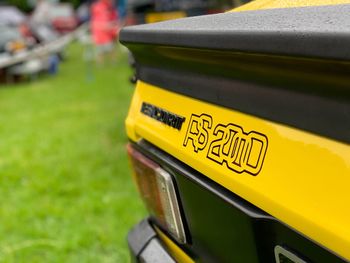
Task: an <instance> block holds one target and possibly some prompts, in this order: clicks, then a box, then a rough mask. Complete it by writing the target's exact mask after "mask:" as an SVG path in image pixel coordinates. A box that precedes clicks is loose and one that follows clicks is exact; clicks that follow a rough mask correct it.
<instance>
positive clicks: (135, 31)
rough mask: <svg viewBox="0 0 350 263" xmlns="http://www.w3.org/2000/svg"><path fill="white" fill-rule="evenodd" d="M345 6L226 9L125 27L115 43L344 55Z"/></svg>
mask: <svg viewBox="0 0 350 263" xmlns="http://www.w3.org/2000/svg"><path fill="white" fill-rule="evenodd" d="M349 14H350V5H349V4H345V5H336V6H319V7H301V8H287V9H271V10H259V11H247V12H231V13H224V14H218V15H208V16H200V17H191V18H185V19H178V20H172V21H165V22H160V23H155V24H148V25H138V26H132V27H126V28H124V29H123V30H122V32H121V37H120V39H121V41H122V42H126V43H149V44H159V45H171V46H180V47H197V48H210V49H226V50H227V49H229V50H235V51H242V52H255V53H268V54H281V55H296V56H306V57H319V58H332V59H342V60H348V59H350V49H349V46H350V15H349Z"/></svg>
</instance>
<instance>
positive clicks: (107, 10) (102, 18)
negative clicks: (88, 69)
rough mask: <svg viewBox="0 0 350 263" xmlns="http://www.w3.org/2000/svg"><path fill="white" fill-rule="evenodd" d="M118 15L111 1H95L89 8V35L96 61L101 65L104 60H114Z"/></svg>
mask: <svg viewBox="0 0 350 263" xmlns="http://www.w3.org/2000/svg"><path fill="white" fill-rule="evenodd" d="M117 19H118V13H117V11H116V9H115V8H114V5H113V2H112V0H97V1H96V2H95V3H94V4H92V6H91V33H92V39H93V41H94V44H95V47H96V59H97V62H98V63H99V64H102V63H103V62H104V61H105V60H106V58H111V59H112V60H115V59H116V57H115V56H116V54H115V49H114V42H115V40H116V38H117V36H118V32H119V25H118V22H117Z"/></svg>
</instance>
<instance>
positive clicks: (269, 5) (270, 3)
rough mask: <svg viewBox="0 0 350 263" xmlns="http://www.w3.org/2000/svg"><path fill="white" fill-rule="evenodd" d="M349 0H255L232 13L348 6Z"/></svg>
mask: <svg viewBox="0 0 350 263" xmlns="http://www.w3.org/2000/svg"><path fill="white" fill-rule="evenodd" d="M349 3H350V1H349V0H256V1H252V2H250V3H248V4H245V5H242V6H240V7H237V8H235V9H233V10H232V11H236V12H237V11H253V10H259V9H273V8H290V7H305V6H321V5H340V4H349Z"/></svg>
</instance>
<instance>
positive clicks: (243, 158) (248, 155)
mask: <svg viewBox="0 0 350 263" xmlns="http://www.w3.org/2000/svg"><path fill="white" fill-rule="evenodd" d="M183 146H184V147H190V148H192V149H193V151H194V152H196V153H198V152H199V151H205V152H206V158H208V159H209V160H211V161H214V162H216V163H218V164H220V165H225V166H226V167H227V168H228V169H230V170H232V171H235V172H237V173H243V172H246V173H249V174H251V175H258V174H259V172H260V171H261V169H262V166H263V164H264V159H265V155H266V151H267V147H268V139H267V137H266V136H265V135H264V134H262V133H259V132H256V131H250V132H245V131H244V130H243V128H242V127H241V126H238V125H237V124H233V123H227V124H217V125H216V126H215V127H214V126H213V118H212V117H211V116H210V115H207V114H201V115H196V114H192V115H191V119H190V121H189V124H188V127H187V132H186V136H185V139H184V142H183Z"/></svg>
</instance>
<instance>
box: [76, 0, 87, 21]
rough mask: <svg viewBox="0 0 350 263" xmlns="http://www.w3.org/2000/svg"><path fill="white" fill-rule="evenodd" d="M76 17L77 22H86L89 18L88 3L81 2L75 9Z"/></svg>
mask: <svg viewBox="0 0 350 263" xmlns="http://www.w3.org/2000/svg"><path fill="white" fill-rule="evenodd" d="M76 14H77V19H78V23H79V24H83V23H86V22H88V21H89V20H90V7H89V4H87V3H83V4H81V5H80V6H79V7H78V9H77V12H76Z"/></svg>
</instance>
